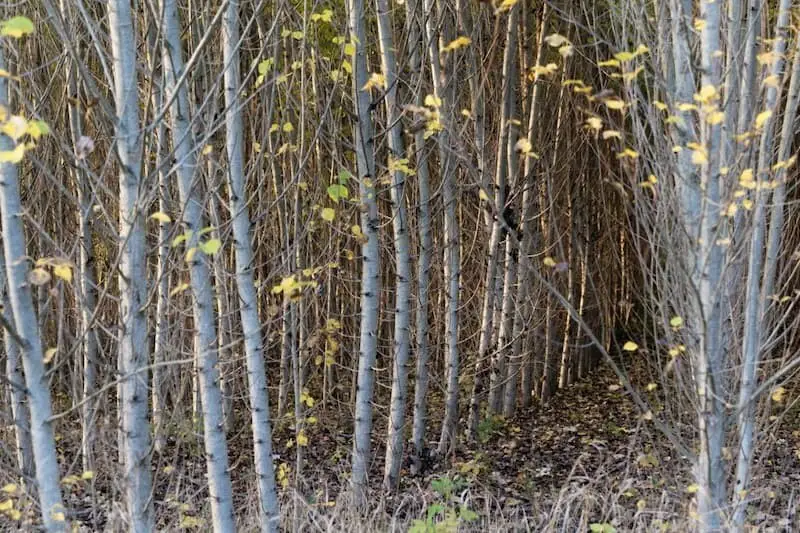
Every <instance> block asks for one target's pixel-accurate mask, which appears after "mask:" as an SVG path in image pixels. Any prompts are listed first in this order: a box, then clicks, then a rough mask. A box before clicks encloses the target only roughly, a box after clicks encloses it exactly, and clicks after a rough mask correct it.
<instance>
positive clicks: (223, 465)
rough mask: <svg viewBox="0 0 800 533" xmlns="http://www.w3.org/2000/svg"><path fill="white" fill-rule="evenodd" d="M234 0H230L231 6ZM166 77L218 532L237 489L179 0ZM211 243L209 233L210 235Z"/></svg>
mask: <svg viewBox="0 0 800 533" xmlns="http://www.w3.org/2000/svg"><path fill="white" fill-rule="evenodd" d="M230 5H231V4H229V6H230ZM162 11H163V17H164V18H163V28H162V29H163V32H164V43H163V45H164V48H163V53H164V60H163V64H164V77H165V80H166V84H165V85H166V97H167V98H166V99H167V101H170V102H171V104H170V119H171V127H172V145H173V153H174V157H175V162H176V163H175V169H174V170H175V174H176V175H177V180H178V192H179V194H180V200H181V204H182V205H183V220H182V223H183V224H182V226H183V228H185V229H184V231H185V233H184V235H186V241H185V242H186V254H185V259H186V262H187V263H188V264H189V276H190V285H191V289H192V301H193V307H194V328H195V333H196V345H195V348H196V351H195V357H196V358H197V367H198V379H199V393H200V402H201V405H202V417H203V434H204V439H203V440H204V445H205V451H206V466H207V469H208V474H207V475H208V491H209V496H210V500H211V516H212V524H213V527H214V530H215V531H233V530H234V528H235V520H234V516H233V490H232V488H231V478H230V472H229V471H228V444H227V442H226V440H225V428H224V417H223V409H222V405H223V398H222V390H221V387H220V377H219V368H218V365H219V355H218V351H217V349H218V345H217V327H216V316H215V313H214V307H215V306H214V294H213V291H212V285H211V275H210V271H209V270H210V269H209V266H208V262H209V261H210V260H211V258H210V257H208V254H207V253H206V252H205V251H204V249H203V246H204V244H205V243H203V242H202V241H201V233H200V232H201V230H203V229H204V228H205V226H206V223H205V217H204V216H203V206H204V205H205V201H204V197H203V187H202V186H201V180H199V179H197V172H196V170H197V162H196V155H195V154H196V146H195V143H194V138H193V135H192V131H191V128H190V110H189V91H188V89H187V87H186V85H185V84H181V85H179V86H178V85H177V82H178V79H180V78H181V76H182V75H183V72H184V64H183V51H182V45H181V29H180V21H179V19H178V6H177V3H176V1H175V0H163V2H162ZM206 239H207V240H206V242H208V237H207V238H206Z"/></svg>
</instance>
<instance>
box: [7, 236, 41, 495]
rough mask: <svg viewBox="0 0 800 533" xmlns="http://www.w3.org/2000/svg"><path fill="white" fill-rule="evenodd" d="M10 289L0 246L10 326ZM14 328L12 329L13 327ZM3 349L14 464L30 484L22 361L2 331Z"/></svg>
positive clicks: (29, 443)
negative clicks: (14, 446)
mask: <svg viewBox="0 0 800 533" xmlns="http://www.w3.org/2000/svg"><path fill="white" fill-rule="evenodd" d="M10 292H11V291H10V287H9V286H8V282H7V276H6V261H5V253H4V252H3V248H2V247H0V297H2V302H3V311H2V312H3V317H4V318H5V320H6V321H7V322H8V323H9V324H11V325H13V324H14V316H13V314H12V307H11V300H10ZM15 329H16V327H15ZM3 348H4V349H5V355H6V379H7V380H8V388H9V396H10V399H11V417H12V418H13V420H14V435H15V437H16V447H17V464H18V465H19V469H20V471H21V472H22V475H23V476H24V477H25V481H26V483H29V482H32V481H34V476H35V475H36V472H35V468H34V460H33V443H32V441H31V425H30V420H31V414H30V410H29V409H28V398H27V394H26V387H25V376H23V374H22V361H21V359H20V346H19V345H18V344H17V343H16V341H15V340H14V339H13V338H12V337H11V332H9V331H7V330H4V331H3ZM31 486H32V487H33V486H34V485H31Z"/></svg>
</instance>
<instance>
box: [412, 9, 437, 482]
mask: <svg viewBox="0 0 800 533" xmlns="http://www.w3.org/2000/svg"><path fill="white" fill-rule="evenodd" d="M420 5H421V4H420V3H419V2H418V1H417V0H409V1H408V2H406V32H407V34H408V36H409V37H408V43H409V54H410V63H411V71H412V73H413V76H412V80H413V81H412V87H413V89H414V91H416V92H415V94H416V101H415V104H416V105H417V106H420V107H421V106H422V105H423V103H424V95H423V90H422V84H423V81H424V79H425V76H424V67H423V65H424V63H423V61H422V58H423V57H424V56H425V48H424V42H423V39H424V31H423V29H424V28H421V27H420V22H419V21H420V20H421V19H422V18H421V14H420V13H419V12H418V10H419V9H420ZM414 154H415V161H416V167H417V186H418V190H419V206H418V213H417V227H418V231H419V258H418V259H417V315H416V328H415V329H416V349H417V374H416V382H415V384H414V385H415V386H414V427H413V433H412V442H413V445H414V453H413V455H412V457H413V458H414V465H415V466H414V467H415V468H416V470H417V471H418V472H419V470H420V468H421V467H422V464H421V461H422V457H423V455H424V454H425V424H426V422H427V405H428V404H427V400H428V398H427V394H428V379H429V370H428V360H429V358H430V345H429V343H428V330H429V325H428V299H429V296H428V291H429V290H430V287H429V283H430V281H429V280H430V275H429V273H428V271H429V270H430V268H431V251H432V248H433V239H432V237H431V205H430V202H431V192H430V185H429V183H430V174H429V171H428V156H427V151H426V149H425V132H424V131H423V130H422V129H419V131H417V132H415V133H414Z"/></svg>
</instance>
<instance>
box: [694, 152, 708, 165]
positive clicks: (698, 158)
mask: <svg viewBox="0 0 800 533" xmlns="http://www.w3.org/2000/svg"><path fill="white" fill-rule="evenodd" d="M692 163H694V164H695V165H704V164H706V163H708V156H707V155H706V151H705V150H694V151H692Z"/></svg>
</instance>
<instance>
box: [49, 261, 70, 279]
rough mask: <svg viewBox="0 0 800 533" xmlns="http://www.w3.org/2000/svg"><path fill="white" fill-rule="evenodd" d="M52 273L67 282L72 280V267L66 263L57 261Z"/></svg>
mask: <svg viewBox="0 0 800 533" xmlns="http://www.w3.org/2000/svg"><path fill="white" fill-rule="evenodd" d="M53 274H55V275H56V277H57V278H60V279H63V280H64V281H66V282H67V283H71V282H72V267H71V266H70V265H69V264H67V263H59V264H57V265H55V266H54V267H53Z"/></svg>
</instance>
